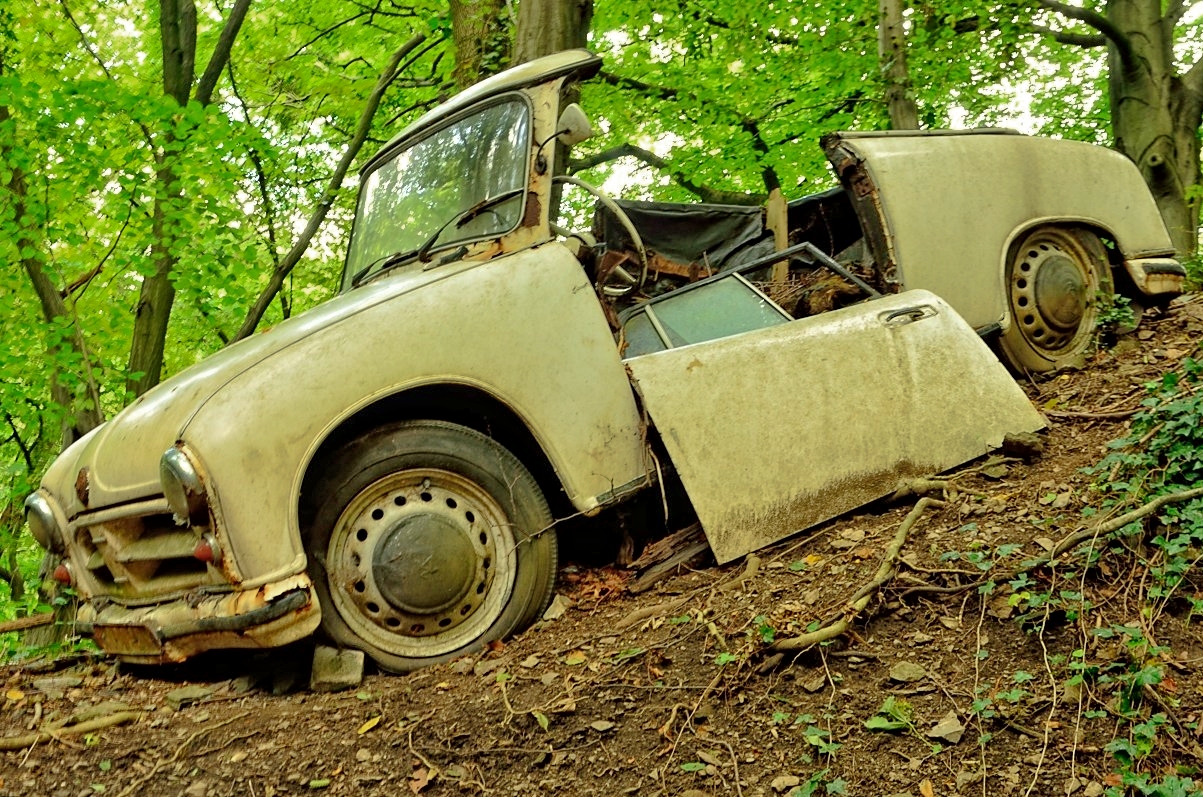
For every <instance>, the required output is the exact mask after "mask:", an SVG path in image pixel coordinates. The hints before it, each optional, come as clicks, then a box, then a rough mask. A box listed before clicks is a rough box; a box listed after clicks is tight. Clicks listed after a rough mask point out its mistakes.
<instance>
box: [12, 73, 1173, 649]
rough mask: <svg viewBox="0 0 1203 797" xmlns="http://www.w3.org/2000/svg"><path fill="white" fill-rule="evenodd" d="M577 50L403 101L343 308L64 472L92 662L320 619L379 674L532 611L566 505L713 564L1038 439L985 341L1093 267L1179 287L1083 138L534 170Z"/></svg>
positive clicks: (949, 139) (224, 359)
mask: <svg viewBox="0 0 1203 797" xmlns="http://www.w3.org/2000/svg"><path fill="white" fill-rule="evenodd" d="M599 65H600V59H598V58H597V57H596V56H594V55H593V54H591V53H588V52H585V51H572V52H565V53H559V54H557V55H553V56H550V57H547V58H543V59H540V60H538V61H534V62H532V63H529V64H526V65H523V66H519V67H517V68H514V69H511V70H509V71H507V72H504V73H502V74H499V75H497V76H495V77H492V78H490V79H488V80H486V81H484V82H483V83H481V84H479V85H477V86H475V87H474V88H471V89H469V90H467V91H465V92H464V93H462V94H460V95H458V96H456V97H455V98H453V99H452V100H450V101H449V102H447V103H446V104H444V105H442V106H440V107H439V108H437V109H435V110H433V111H431V112H430V113H428V114H426V115H425V116H424V117H422V118H421V119H420V120H419V121H418V122H417V123H415V124H414V125H412V126H410V127H409V128H408V129H406V130H405V131H404V132H402V133H401V134H400V135H398V136H397V137H396V138H395V139H393V140H392V141H391V142H389V143H388V144H387V145H386V146H385V147H384V148H383V149H382V150H381V151H380V153H379V154H377V155H376V156H375V157H374V158H373V159H372V160H371V161H370V162H369V163H368V164H367V165H366V166H365V167H364V170H363V174H362V180H361V185H360V193H359V199H358V206H357V212H356V219H355V222H354V225H353V228H352V231H351V235H350V241H349V248H348V254H347V258H346V264H345V271H344V276H343V281H342V291H341V293H340V295H339V296H337V297H336V298H334V299H332V300H331V301H329V302H326V303H324V304H322V305H321V306H319V307H316V308H314V309H313V310H310V311H309V312H306V313H304V314H302V315H299V316H297V317H294V318H292V319H290V320H287V321H285V322H283V323H281V324H279V325H278V326H276V327H275V328H273V329H271V330H269V331H266V332H264V333H261V334H259V335H256V336H254V337H252V338H250V339H247V340H244V341H241V342H239V343H236V344H234V345H232V346H229V347H228V348H226V349H224V350H223V351H221V352H219V353H217V354H216V355H214V356H212V357H210V358H208V359H207V360H205V361H204V362H202V363H200V364H199V365H197V366H195V367H192V368H190V369H188V370H186V371H184V372H182V373H179V374H177V375H175V376H174V377H172V378H170V379H168V380H166V381H164V382H163V383H162V384H161V385H159V386H158V387H157V388H155V389H154V390H152V391H150V392H148V393H146V394H145V395H143V396H141V397H139V398H138V399H137V400H135V401H134V402H133V403H132V404H130V406H129V407H127V408H126V409H125V410H124V411H123V412H121V413H120V414H118V415H117V416H116V417H114V418H113V419H112V420H110V421H109V422H107V423H106V424H104V425H103V426H101V427H100V428H98V429H96V430H94V431H93V432H92V433H90V434H89V435H87V436H86V437H84V438H83V439H81V440H80V441H78V442H77V443H75V444H74V445H73V446H72V447H70V448H69V449H68V450H67V451H65V452H64V453H63V454H62V455H61V456H60V457H59V458H58V459H57V461H55V462H54V463H53V465H52V466H51V467H50V469H49V470H48V472H47V473H46V475H45V477H44V479H43V482H42V485H41V487H40V489H39V490H37V492H36V493H34V494H33V495H31V496H30V497H29V499H28V501H27V502H26V517H27V521H28V523H29V526H30V529H31V531H32V533H33V535H34V536H35V537H36V538H37V540H38V542H39V543H41V544H42V545H43V546H44V547H45V548H46V549H48V551H49V552H50V555H51V556H52V557H53V564H54V565H55V567H54V572H55V577H56V578H57V579H58V580H60V581H62V582H64V583H67V584H71V585H73V587H74V589H75V590H76V592H77V594H78V597H79V606H78V610H77V617H76V622H77V626H78V627H79V628H80V629H81V630H82V631H84V632H86V633H90V634H91V635H92V636H93V637H94V638H95V640H96V642H97V643H98V644H99V646H100V647H101V648H102V649H104V650H105V651H107V652H109V653H111V654H114V655H116V656H119V657H121V658H123V659H126V660H129V661H134V662H164V661H179V660H182V659H185V658H187V657H189V656H191V655H193V654H196V653H198V652H201V651H204V650H209V649H216V648H236V647H271V646H279V645H283V644H286V643H289V642H293V641H295V640H298V639H301V638H303V637H306V636H308V635H311V634H313V633H314V632H315V631H317V630H318V629H319V627H320V628H321V632H322V633H323V634H324V635H325V636H326V637H327V638H329V639H330V640H332V641H333V642H334V643H335V644H337V645H340V646H344V647H350V648H358V649H361V650H363V651H365V652H366V653H367V654H368V655H369V656H370V657H371V658H372V659H374V660H375V661H376V662H377V663H378V664H379V666H381V667H382V668H384V669H388V670H395V671H405V670H409V669H413V668H415V667H419V666H422V665H426V664H430V663H434V662H439V661H445V660H448V659H450V658H452V657H455V656H459V655H462V654H463V653H465V652H468V651H472V650H475V649H479V648H480V647H481V646H483V645H484V644H485V643H486V642H488V641H490V640H494V639H499V638H501V637H504V636H506V635H509V634H512V633H514V632H516V631H518V630H520V629H522V628H524V627H525V626H527V625H529V624H530V623H531V622H532V621H533V620H535V619H536V618H537V617H539V616H540V614H541V613H542V612H543V610H544V608H545V607H546V605H547V604H548V601H549V600H550V597H551V595H552V592H553V588H554V583H555V578H556V569H557V536H556V535H557V530H558V528H559V527H560V526H562V525H563V524H562V522H561V521H563V520H564V519H567V518H578V517H595V516H598V515H599V514H601V513H603V512H605V511H607V510H609V509H610V508H613V507H618V506H620V505H625V504H627V503H628V502H635V501H637V500H640V497H646V498H647V499H649V503H651V504H653V505H655V506H659V505H660V502H661V496H665V497H666V498H668V499H672V497H673V496H674V495H676V496H680V498H679V500H678V503H679V504H680V505H681V506H679V507H678V508H677V509H676V510H675V511H680V512H688V513H692V514H693V515H694V516H696V518H697V519H698V520H699V521H700V522H701V524H702V527H703V529H704V531H705V533H706V535H707V537H708V539H709V541H710V544H711V547H712V549H713V551H714V554H715V557H716V558H717V560H718V561H719V562H727V561H730V560H732V559H734V558H736V557H738V556H741V555H743V554H745V553H748V552H749V551H752V550H756V549H758V548H760V547H762V546H764V545H767V544H769V543H772V542H774V541H776V540H779V539H782V538H784V537H785V536H787V535H789V534H792V533H794V532H796V531H798V530H800V529H803V528H805V527H807V526H811V525H813V524H816V523H819V522H822V521H824V520H827V519H830V518H832V517H835V516H837V515H839V514H841V513H844V512H846V511H848V510H850V509H853V508H855V507H857V506H860V505H863V504H865V503H866V502H869V501H872V500H874V499H877V498H879V497H881V496H883V495H886V494H889V493H891V492H892V491H894V490H895V489H896V488H897V487H898V485H899V484H900V483H901V482H905V481H907V480H909V479H911V478H913V477H916V476H921V475H925V474H931V473H935V472H939V471H942V470H946V469H948V468H950V467H954V466H956V465H958V464H961V463H963V462H966V461H969V460H971V459H973V458H975V457H978V456H980V455H982V454H984V453H986V452H987V451H988V450H990V449H991V448H992V447H995V446H998V445H999V444H1000V442H1001V441H1002V439H1003V437H1004V435H1006V434H1008V433H1017V432H1030V431H1033V430H1036V429H1039V428H1040V427H1041V426H1042V425H1043V419H1042V417H1041V416H1040V414H1039V413H1037V412H1036V411H1035V410H1034V409H1033V407H1032V406H1031V404H1030V402H1029V401H1028V400H1027V398H1026V397H1025V395H1024V393H1023V392H1022V391H1021V390H1020V388H1019V387H1018V385H1017V384H1016V383H1015V381H1014V379H1013V378H1012V377H1011V375H1010V373H1009V372H1008V371H1007V370H1006V368H1005V367H1004V366H1003V364H1002V363H1001V362H1000V361H999V360H998V358H997V357H996V355H995V354H994V353H993V352H992V350H991V349H990V347H989V345H988V341H989V342H993V343H996V344H997V345H998V346H999V347H1000V349H1001V351H1002V352H1003V353H1004V355H1005V356H1006V357H1007V359H1008V360H1010V361H1011V362H1012V363H1013V364H1014V365H1015V366H1017V367H1020V368H1026V369H1029V370H1047V369H1048V368H1052V367H1056V366H1057V365H1059V364H1061V363H1063V362H1066V361H1068V360H1069V359H1072V358H1073V357H1075V356H1079V355H1080V354H1081V353H1082V352H1083V351H1085V343H1084V341H1086V340H1088V339H1089V337H1090V335H1091V334H1092V332H1093V328H1094V325H1095V323H1096V319H1097V314H1098V304H1097V294H1108V293H1109V292H1110V291H1111V285H1112V283H1113V280H1117V281H1118V280H1120V279H1121V278H1122V279H1123V280H1125V281H1126V282H1125V284H1127V285H1128V286H1129V287H1130V289H1131V290H1133V291H1134V295H1138V296H1143V297H1147V298H1148V300H1149V301H1156V300H1157V299H1158V298H1159V297H1161V298H1164V297H1167V296H1170V295H1173V293H1174V292H1176V291H1177V290H1179V289H1180V286H1181V275H1182V270H1181V268H1180V267H1178V264H1177V263H1176V262H1174V261H1173V260H1172V255H1171V247H1170V243H1169V239H1168V237H1167V235H1166V232H1165V229H1164V227H1163V226H1162V223H1161V221H1160V219H1159V218H1158V215H1157V211H1156V208H1155V207H1154V205H1153V202H1152V199H1151V198H1150V196H1149V194H1148V191H1147V190H1146V188H1145V186H1144V184H1143V183H1142V182H1141V180H1140V177H1139V175H1138V174H1137V172H1136V170H1135V169H1134V168H1133V167H1132V165H1131V164H1130V163H1128V162H1127V161H1126V160H1124V159H1123V158H1122V157H1120V156H1119V155H1116V154H1115V153H1111V152H1108V151H1106V150H1103V149H1100V148H1097V147H1091V146H1088V145H1084V144H1076V143H1071V142H1057V141H1047V140H1040V139H1034V138H1029V137H1026V136H1020V135H1017V134H1011V133H1005V132H997V131H986V132H972V133H966V134H842V135H839V136H835V137H832V138H830V139H828V140H826V141H825V142H824V144H825V147H826V149H827V153H828V156H829V158H830V159H831V161H832V163H833V165H834V167H835V169H836V172H837V174H838V176H839V178H840V179H841V180H842V183H843V184H842V187H841V188H838V189H835V190H833V191H828V192H825V193H824V194H820V195H817V196H815V197H810V198H804V199H802V200H799V201H796V202H793V203H785V204H784V205H780V204H779V205H778V206H777V207H776V208H775V209H774V208H772V207H770V208H769V209H768V210H763V209H760V208H732V207H721V206H692V205H671V204H663V203H621V202H618V201H615V200H613V199H612V198H610V197H608V196H606V195H605V194H604V193H602V192H601V191H599V190H598V189H597V188H596V187H593V186H591V185H589V184H587V183H585V182H583V181H581V180H579V179H577V178H575V177H568V176H564V175H562V174H560V173H559V172H560V171H562V170H559V169H557V159H562V158H563V157H564V154H563V153H564V151H565V148H566V147H567V146H570V145H572V144H575V143H577V142H579V141H582V140H584V139H585V138H587V137H588V135H589V133H590V129H589V123H588V120H587V118H586V117H585V115H584V113H583V111H582V110H581V109H580V108H579V107H578V106H576V105H575V104H571V103H568V102H567V100H566V97H568V96H571V95H570V93H569V92H570V91H571V90H572V89H573V87H574V84H575V83H576V82H577V81H579V80H581V79H584V78H587V77H589V76H590V75H592V74H593V73H595V72H596V71H597V70H598V68H599ZM917 186H922V188H917ZM564 190H579V191H585V192H587V193H588V194H589V195H591V196H592V197H593V199H595V200H596V203H597V211H596V215H595V218H594V222H593V225H592V226H593V229H592V230H590V231H583V230H569V229H564V228H562V227H561V226H560V225H559V223H558V222H557V218H558V216H557V208H556V202H557V201H558V198H559V197H560V195H561V193H562V191H564ZM774 219H775V221H774ZM766 220H767V221H766ZM774 297H776V298H774Z"/></svg>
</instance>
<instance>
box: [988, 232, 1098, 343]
mask: <svg viewBox="0 0 1203 797" xmlns="http://www.w3.org/2000/svg"><path fill="white" fill-rule="evenodd" d="M1060 237H1061V236H1056V235H1040V236H1037V237H1036V238H1034V239H1033V240H1030V241H1027V242H1025V245H1024V247H1023V248H1022V249H1021V250H1020V251H1019V254H1018V256H1017V257H1016V260H1015V264H1014V267H1013V268H1012V270H1011V279H1010V285H1009V289H1010V299H1011V308H1012V311H1013V313H1014V316H1013V323H1015V324H1017V325H1018V326H1019V328H1020V329H1021V330H1022V331H1023V336H1024V339H1025V340H1026V341H1027V342H1028V345H1030V346H1031V347H1032V348H1033V349H1034V350H1036V351H1037V352H1040V353H1041V354H1044V355H1047V356H1057V355H1058V354H1061V353H1063V352H1065V351H1066V350H1069V349H1072V348H1074V346H1075V344H1076V343H1077V341H1078V338H1079V337H1080V336H1081V334H1082V332H1083V330H1085V329H1089V328H1090V327H1091V326H1092V324H1091V323H1090V322H1091V320H1092V318H1093V315H1094V304H1093V302H1092V301H1091V299H1092V293H1093V292H1094V291H1096V290H1097V289H1098V285H1097V280H1096V279H1095V276H1094V273H1093V270H1092V269H1091V268H1090V265H1089V263H1087V262H1084V259H1085V258H1086V255H1085V253H1082V252H1080V251H1078V247H1075V246H1072V245H1070V244H1069V242H1062V241H1061V240H1059V239H1060Z"/></svg>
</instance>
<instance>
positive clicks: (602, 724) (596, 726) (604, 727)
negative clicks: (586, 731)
mask: <svg viewBox="0 0 1203 797" xmlns="http://www.w3.org/2000/svg"><path fill="white" fill-rule="evenodd" d="M589 727H590V728H592V729H593V730H595V731H597V732H598V733H605V732H606V731H612V730H614V723H613V722H610V721H609V720H598V721H597V722H591V723H589Z"/></svg>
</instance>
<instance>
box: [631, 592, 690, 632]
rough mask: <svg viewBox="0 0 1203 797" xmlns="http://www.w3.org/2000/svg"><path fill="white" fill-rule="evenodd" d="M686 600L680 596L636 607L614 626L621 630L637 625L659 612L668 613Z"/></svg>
mask: <svg viewBox="0 0 1203 797" xmlns="http://www.w3.org/2000/svg"><path fill="white" fill-rule="evenodd" d="M686 600H688V598H687V597H682V598H677V599H676V600H671V601H665V602H664V603H657V604H656V605H655V606H644V607H643V608H641V609H636V610H635V611H633V612H631V613H630V614H628V615H627V616H626V617H624V618H622V619H621V620H619V621H618V622H617V623H616V624H615V626H614V627H615V628H616V629H618V630H622V629H624V628H630V627H631V626H633V625H638V624H639V623H641V622H643V621H644V620H646V619H648V618H649V617H655V616H657V615H659V614H668V613H669V612H671V611H673V610H675V609H676V608H677V607H679V606H681V605H682V604H684V603H685V601H686Z"/></svg>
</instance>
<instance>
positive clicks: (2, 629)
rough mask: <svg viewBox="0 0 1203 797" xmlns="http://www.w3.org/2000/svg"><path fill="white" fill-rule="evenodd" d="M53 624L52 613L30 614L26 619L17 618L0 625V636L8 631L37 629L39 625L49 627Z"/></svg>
mask: <svg viewBox="0 0 1203 797" xmlns="http://www.w3.org/2000/svg"><path fill="white" fill-rule="evenodd" d="M53 622H54V612H43V613H42V614H31V615H29V616H28V617H18V618H17V619H16V620H9V621H8V622H7V623H0V634H5V633H8V632H9V631H24V630H25V629H27V628H37V627H38V626H40V625H50V624H51V623H53Z"/></svg>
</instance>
